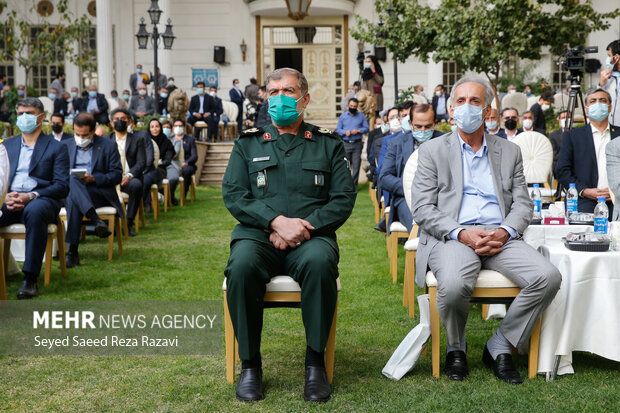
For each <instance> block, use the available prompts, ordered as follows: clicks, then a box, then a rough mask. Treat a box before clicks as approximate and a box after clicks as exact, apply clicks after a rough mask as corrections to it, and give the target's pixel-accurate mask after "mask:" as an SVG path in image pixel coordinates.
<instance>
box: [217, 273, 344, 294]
mask: <svg viewBox="0 0 620 413" xmlns="http://www.w3.org/2000/svg"><path fill="white" fill-rule="evenodd" d="M336 287H337V288H338V291H341V290H342V286H341V285H340V277H338V278H336ZM222 290H224V291H226V278H224V282H223V283H222ZM300 291H301V287H300V286H299V284H297V282H296V281H295V280H293V279H292V278H291V277H289V276H288V275H277V276H275V277H273V278H272V279H271V281H270V282H269V283H268V284H267V292H268V293H272V292H280V293H282V292H300Z"/></svg>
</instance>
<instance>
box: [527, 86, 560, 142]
mask: <svg viewBox="0 0 620 413" xmlns="http://www.w3.org/2000/svg"><path fill="white" fill-rule="evenodd" d="M553 101H554V98H553V92H552V91H550V90H548V91H546V92H543V93H542V94H541V95H540V99H538V102H536V103H534V104H533V105H532V107H531V108H530V111H531V112H532V116H533V120H534V123H533V129H534V130H535V131H536V132H540V133H542V134H543V135H546V134H547V122H546V121H545V113H544V112H545V111H546V110H548V109H549V108H550V107H551V104H552V103H553ZM525 113H527V112H525ZM525 113H524V114H523V119H524V120H525ZM523 129H524V130H528V129H529V128H526V127H525V125H523Z"/></svg>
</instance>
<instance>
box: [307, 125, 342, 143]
mask: <svg viewBox="0 0 620 413" xmlns="http://www.w3.org/2000/svg"><path fill="white" fill-rule="evenodd" d="M312 132H315V133H319V134H321V135H325V136H329V137H330V138H334V139H338V140H339V139H340V136H338V134H336V132H334V131H333V130H331V129H327V128H322V127H319V126H314V128H313V129H312Z"/></svg>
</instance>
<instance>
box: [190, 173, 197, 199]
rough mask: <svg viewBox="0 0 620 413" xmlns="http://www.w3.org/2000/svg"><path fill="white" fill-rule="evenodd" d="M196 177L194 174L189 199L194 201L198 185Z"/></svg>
mask: <svg viewBox="0 0 620 413" xmlns="http://www.w3.org/2000/svg"><path fill="white" fill-rule="evenodd" d="M194 177H195V175H192V182H191V183H190V184H189V199H190V200H191V201H192V202H195V201H196V185H195V184H194Z"/></svg>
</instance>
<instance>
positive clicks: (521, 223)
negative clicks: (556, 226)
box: [411, 132, 532, 286]
mask: <svg viewBox="0 0 620 413" xmlns="http://www.w3.org/2000/svg"><path fill="white" fill-rule="evenodd" d="M484 136H485V137H486V141H487V146H488V157H489V163H490V166H491V171H492V176H491V177H489V179H493V182H494V184H495V185H494V186H495V194H496V196H497V200H498V202H499V206H500V209H501V210H502V216H503V217H504V220H503V222H502V223H501V225H507V226H509V227H511V228H514V229H515V230H516V231H517V232H518V233H519V234H523V231H525V229H526V228H527V226H528V225H529V223H530V220H531V218H532V201H531V200H530V196H529V195H528V190H527V185H526V183H525V176H524V175H523V161H522V158H521V150H520V149H519V147H518V146H517V145H515V144H514V143H512V142H508V141H507V140H506V139H502V138H498V137H497V136H494V135H489V134H486V133H485V135H484ZM418 151H419V158H418V169H417V171H416V174H415V179H414V180H413V186H412V188H411V195H412V200H413V205H412V208H411V209H412V211H411V212H412V214H413V219H414V220H415V222H416V223H417V224H418V225H419V226H420V227H421V228H422V232H421V234H420V243H419V246H418V252H417V254H416V277H415V278H416V283H417V284H418V285H420V286H423V285H424V281H425V278H426V268H427V264H428V257H429V254H430V252H431V250H432V249H433V247H434V246H435V245H436V244H437V243H439V242H446V241H447V240H449V239H450V236H449V235H450V232H451V231H452V230H454V229H456V228H459V227H462V225H461V224H459V222H458V216H459V211H460V208H461V201H462V198H463V160H462V156H461V148H460V146H459V138H458V135H457V133H456V132H451V133H448V134H446V135H442V136H439V137H437V138H435V139H431V140H430V141H428V142H426V143H425V144H424V145H420V148H419V149H418Z"/></svg>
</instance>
